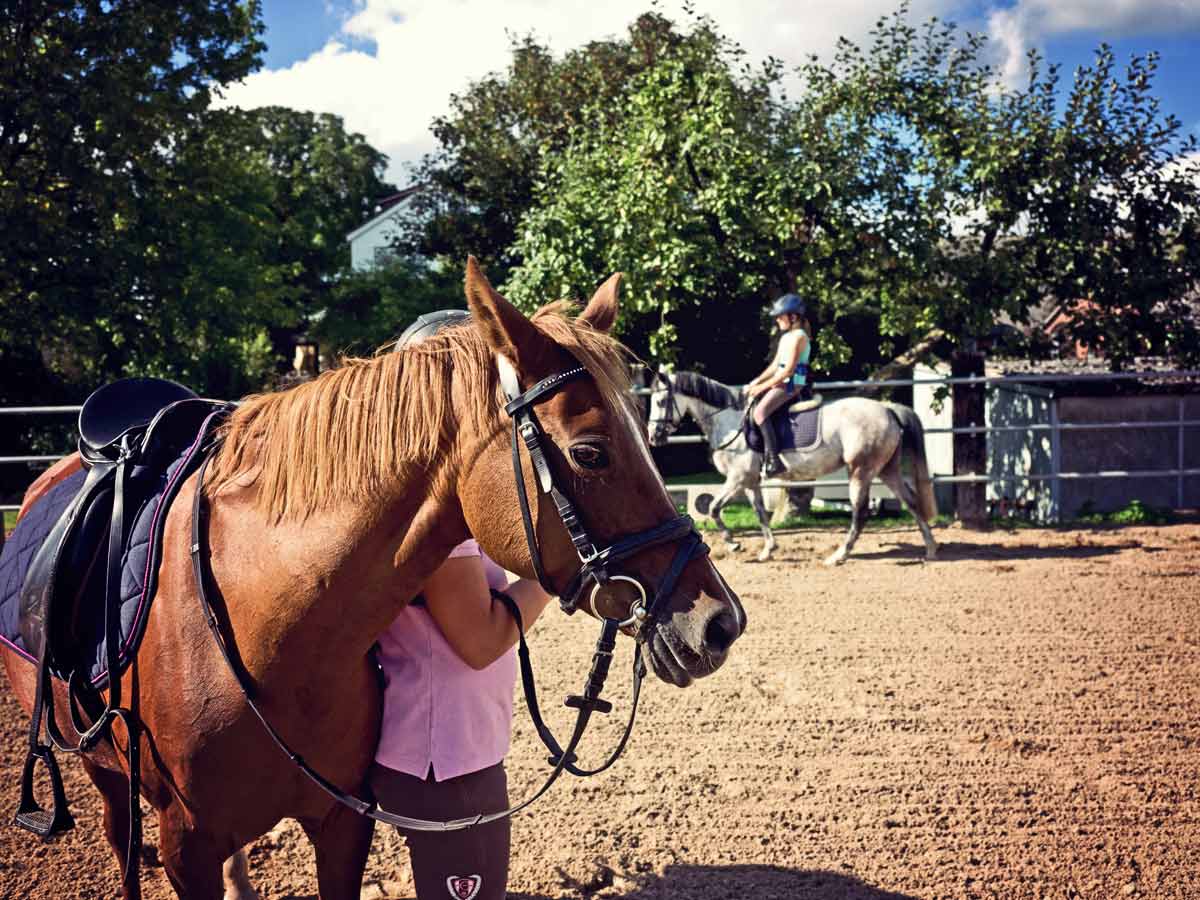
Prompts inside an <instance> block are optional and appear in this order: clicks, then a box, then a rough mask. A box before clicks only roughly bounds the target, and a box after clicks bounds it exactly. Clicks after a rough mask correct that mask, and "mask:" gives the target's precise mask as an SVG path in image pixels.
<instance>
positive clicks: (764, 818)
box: [0, 524, 1200, 900]
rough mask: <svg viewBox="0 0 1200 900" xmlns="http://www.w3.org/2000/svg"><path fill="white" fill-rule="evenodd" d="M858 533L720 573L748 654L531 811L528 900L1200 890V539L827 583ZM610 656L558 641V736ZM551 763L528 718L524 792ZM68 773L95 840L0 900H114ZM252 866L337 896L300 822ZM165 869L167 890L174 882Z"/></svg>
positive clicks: (1030, 554)
mask: <svg viewBox="0 0 1200 900" xmlns="http://www.w3.org/2000/svg"><path fill="white" fill-rule="evenodd" d="M838 537H839V536H838V535H834V534H832V533H801V534H789V535H783V536H782V538H781V547H780V552H779V555H778V560H777V561H776V562H773V563H769V564H765V565H764V564H757V563H754V562H750V561H749V559H750V558H751V556H752V554H753V552H756V551H757V549H758V542H757V541H753V540H752V541H749V542H748V543H749V544H750V546H749V547H748V548H747V549H746V550H743V551H742V552H741V553H740V554H738V556H737V557H736V558H726V559H724V560H722V562H721V568H722V571H723V573H724V574H725V575H726V576H727V578H728V580H729V582H730V583H731V584H732V585H733V586H734V588H735V589H736V590H738V591H739V593H740V594H741V596H742V599H743V601H744V602H745V604H746V607H747V609H748V611H749V615H750V628H749V631H748V632H747V634H746V635H745V637H744V638H743V639H742V641H741V642H740V643H739V644H738V646H737V648H736V651H737V652H736V653H735V655H734V656H733V657H732V658H731V660H730V661H729V663H728V664H727V665H726V666H725V668H724V669H722V670H721V671H720V672H719V673H718V674H717V675H715V676H714V677H712V678H711V679H708V680H707V681H704V682H700V683H698V684H696V685H695V686H693V687H692V688H690V689H688V690H686V691H678V690H676V689H674V688H670V687H668V686H666V685H663V684H661V683H657V682H655V683H653V684H651V683H648V684H647V690H646V691H645V692H644V697H643V704H642V710H641V712H640V714H639V722H638V726H637V729H636V731H635V734H634V738H633V740H632V741H631V744H630V748H629V751H628V753H627V755H626V757H625V758H624V759H623V760H622V761H621V762H620V763H618V764H617V766H616V767H615V769H614V770H610V772H608V773H605V774H604V775H602V776H600V777H598V778H594V779H590V780H588V781H586V782H579V781H572V782H569V783H567V784H565V785H561V783H560V785H561V786H556V787H555V788H554V789H553V790H552V792H551V794H550V795H549V796H548V797H546V798H543V799H542V800H541V801H539V803H538V804H537V805H536V806H535V807H534V812H532V813H531V814H526V815H525V816H522V817H521V818H519V819H518V820H517V822H516V824H515V826H514V843H515V853H514V861H513V872H512V878H511V882H510V887H511V889H512V893H513V895H514V896H515V897H527V898H551V897H553V898H560V897H577V896H588V897H622V898H629V900H633V898H637V900H648V898H659V897H661V898H696V900H717V898H743V897H747V898H797V897H799V898H824V900H834V898H839V900H840V898H858V900H902V898H921V900H932V898H973V897H1000V898H1055V900H1059V898H1075V897H1078V898H1089V900H1090V898H1108V897H1114V898H1124V897H1154V898H1171V900H1174V898H1181V900H1182V898H1200V590H1198V582H1197V573H1200V525H1195V524H1188V525H1176V526H1170V527H1164V528H1127V529H1122V530H1112V531H1067V532H1055V531H1020V532H1016V533H1012V534H1006V533H991V534H971V533H967V532H963V531H960V530H957V529H943V530H941V531H939V532H938V539H939V540H940V541H941V542H942V543H943V545H944V552H943V560H942V561H940V562H938V563H935V564H931V565H928V564H924V563H922V562H920V554H919V552H918V544H919V543H920V542H919V538H918V536H917V534H916V532H915V531H914V532H897V533H880V534H868V535H866V536H865V537H864V538H863V539H862V541H860V544H859V548H858V552H857V554H856V555H855V557H853V558H852V559H851V561H850V562H849V563H848V564H847V565H846V566H844V567H843V568H841V569H838V570H834V571H829V570H826V569H824V568H823V567H821V566H820V565H819V560H820V558H821V557H822V556H823V555H824V554H826V553H828V552H829V551H830V550H831V549H832V548H833V547H834V546H835V544H836V541H837V539H838ZM717 555H718V556H719V555H720V553H719V551H718V554H717ZM593 640H594V631H593V628H592V627H591V626H590V624H588V623H586V622H585V621H584V620H583V618H582V617H576V618H574V619H567V618H565V617H563V616H559V615H552V614H548V616H547V618H546V620H545V622H544V625H543V626H539V629H538V631H537V633H536V638H535V642H534V645H533V649H534V653H535V663H536V665H537V667H538V673H539V681H540V685H541V690H542V701H543V708H544V709H546V710H547V714H548V715H549V716H550V717H551V724H552V725H553V726H555V728H556V730H562V729H564V728H565V727H566V723H567V721H568V720H567V717H566V715H565V714H564V713H565V712H566V711H565V710H562V709H561V707H558V705H557V701H556V700H555V699H554V698H557V697H561V696H562V695H563V694H564V693H566V692H567V691H568V690H577V689H578V688H579V687H580V686H582V681H583V677H584V673H585V668H586V665H587V657H588V653H589V649H590V645H591V644H592V642H593ZM614 672H615V675H614V677H613V678H612V679H611V680H612V681H613V682H614V683H618V684H619V685H620V689H619V690H617V691H615V692H614V695H613V698H614V699H615V700H617V702H618V709H617V713H616V714H615V715H614V718H617V717H618V716H619V715H620V714H621V713H622V712H623V711H624V710H625V709H627V706H626V704H625V703H624V702H623V701H624V700H625V698H626V697H627V693H625V691H626V690H627V680H628V679H627V675H626V672H625V664H624V663H618V664H617V666H615V667H614ZM0 722H2V724H0V816H3V817H4V818H5V819H7V817H8V816H9V815H10V811H11V810H12V809H14V808H15V805H16V797H17V791H16V788H17V777H18V774H19V769H18V766H19V763H20V761H21V759H22V758H23V747H24V741H25V728H26V721H25V718H24V716H23V715H22V714H21V713H20V711H19V709H18V708H17V707H16V705H15V703H14V702H13V701H12V699H11V697H10V696H9V695H8V694H7V693H6V692H5V691H4V690H2V689H0ZM622 724H623V720H622V721H619V722H618V721H613V722H610V723H605V727H604V728H603V729H599V728H597V729H595V731H594V733H593V734H591V736H590V740H589V745H588V748H587V750H585V753H584V761H585V762H587V761H589V760H595V759H596V758H597V757H598V756H599V755H600V754H601V753H603V752H605V751H606V750H607V748H608V747H610V746H611V745H612V741H613V740H615V737H616V734H617V732H618V729H619V727H620V725H622ZM544 755H545V754H544V752H543V751H541V750H540V749H538V747H535V738H534V736H533V734H532V732H531V729H530V728H529V726H528V722H527V719H526V717H525V716H524V715H523V714H522V715H520V716H518V722H517V736H516V747H515V749H514V752H513V755H512V757H511V758H510V764H509V766H510V778H511V782H512V787H513V791H514V796H519V795H521V794H523V793H524V792H525V791H526V790H527V789H528V788H529V787H531V786H533V785H534V783H535V781H536V782H538V783H540V779H541V777H542V774H543V771H544V762H543V759H544ZM66 766H67V769H68V775H69V778H70V790H71V794H72V796H73V797H74V799H75V811H76V814H77V816H78V818H79V827H78V828H77V829H76V830H75V831H74V832H73V833H71V834H70V835H68V836H66V837H65V838H64V839H63V840H61V841H59V842H58V843H57V844H55V845H49V846H43V845H42V844H41V843H40V842H38V841H37V840H36V839H34V838H32V837H30V836H28V835H26V834H25V833H23V832H20V831H18V830H16V829H13V828H4V829H0V897H14V898H15V897H29V898H47V900H49V898H54V900H59V898H76V897H78V898H89V900H90V898H96V897H112V896H115V895H116V883H117V877H116V871H117V870H116V865H115V863H114V861H113V858H112V857H111V855H110V853H109V851H108V848H107V846H106V845H105V844H104V841H103V838H102V836H101V833H100V823H99V804H98V802H97V798H96V796H95V794H94V792H92V790H91V789H90V786H87V785H86V783H85V780H84V778H83V775H82V771H81V769H80V768H79V767H78V765H76V764H75V763H74V762H72V761H68V762H67V764H66ZM148 838H149V840H150V841H153V840H154V832H153V829H152V828H151V831H150V834H149V835H148ZM251 866H252V874H253V876H254V879H255V881H256V883H257V884H258V886H259V888H260V890H262V891H263V894H264V897H269V898H280V897H293V898H301V897H313V896H315V892H316V880H315V875H314V872H313V866H312V860H311V853H310V852H309V849H308V847H307V844H306V843H305V841H304V838H303V836H302V834H301V833H300V831H299V829H298V828H297V827H295V826H294V825H292V824H290V823H284V824H283V825H281V826H280V827H279V828H278V829H277V830H276V832H274V833H272V834H270V835H268V836H266V837H264V838H263V839H261V840H260V841H259V842H258V843H257V844H256V845H255V847H254V849H253V851H252V856H251ZM405 870H406V863H405V857H404V851H403V849H402V847H401V845H400V844H399V842H398V840H397V839H396V838H395V837H394V836H393V835H392V834H390V833H384V832H383V831H382V830H380V831H377V833H376V839H375V848H374V851H373V853H372V859H371V863H370V867H369V870H368V874H367V881H366V890H365V893H364V896H370V897H373V898H380V897H387V898H398V897H411V896H412V887H411V882H410V881H409V879H408V876H407V873H406V871H405ZM144 879H145V884H146V888H147V896H148V897H149V898H165V897H168V896H171V895H170V892H169V891H168V890H167V888H166V879H165V878H164V877H163V875H162V870H161V869H160V868H151V869H149V871H148V872H147V873H146V874H145V875H144Z"/></svg>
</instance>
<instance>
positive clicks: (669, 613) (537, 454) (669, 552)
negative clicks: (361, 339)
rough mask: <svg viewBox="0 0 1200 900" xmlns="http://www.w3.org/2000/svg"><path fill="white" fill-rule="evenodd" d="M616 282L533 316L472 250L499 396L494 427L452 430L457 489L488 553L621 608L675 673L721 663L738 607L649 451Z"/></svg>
mask: <svg viewBox="0 0 1200 900" xmlns="http://www.w3.org/2000/svg"><path fill="white" fill-rule="evenodd" d="M619 284H620V276H619V275H614V276H613V277H612V278H610V279H609V280H608V281H607V282H605V283H604V284H603V285H602V286H601V287H600V288H599V290H597V291H596V294H595V296H593V297H592V299H591V301H590V302H589V303H588V305H587V308H586V309H584V311H583V313H582V314H581V315H580V316H579V317H578V318H577V319H574V320H570V319H568V318H566V317H564V316H563V315H562V314H561V306H560V305H551V306H550V307H547V308H545V309H543V310H542V311H540V312H539V313H538V314H536V315H535V316H533V318H532V319H530V318H526V317H525V316H524V315H523V314H522V313H521V312H520V311H519V310H517V309H516V308H515V307H514V306H513V305H512V304H510V303H509V302H508V301H507V300H505V299H504V298H503V297H502V296H501V295H500V294H499V293H497V292H496V291H495V290H494V289H493V288H492V286H491V285H490V284H489V283H488V281H487V279H486V278H485V277H484V275H483V273H482V272H481V271H480V270H479V267H478V266H477V265H476V263H475V260H474V259H471V260H469V261H468V265H467V276H466V293H467V301H468V304H469V305H470V308H471V313H472V316H471V318H472V322H473V327H474V328H476V329H477V330H478V332H479V333H480V335H481V336H482V338H483V340H484V341H485V342H486V345H487V348H488V351H489V352H490V354H491V356H492V358H493V360H494V365H495V367H496V369H497V375H498V378H499V381H500V385H501V387H502V389H503V397H501V396H497V397H496V398H494V403H495V420H494V424H495V425H496V426H498V427H494V428H492V429H490V432H489V433H488V434H486V435H485V436H480V437H479V438H478V439H477V440H470V439H469V438H468V437H465V436H464V437H463V438H461V439H459V440H458V441H457V445H456V451H457V453H458V454H459V455H460V458H461V464H460V475H459V478H458V485H457V492H458V498H459V501H460V503H461V505H462V509H463V513H464V517H465V518H466V521H467V525H468V526H469V528H470V530H471V533H472V534H473V535H474V536H475V537H476V538H477V539H478V541H479V543H480V544H481V545H482V546H483V547H484V549H485V550H486V551H487V552H488V554H489V555H490V556H492V557H493V558H494V559H496V560H497V561H499V562H500V563H501V564H503V565H504V566H506V567H507V568H509V569H511V570H513V571H516V572H520V573H521V574H524V575H526V576H535V575H536V576H537V577H540V578H541V579H542V581H543V583H544V584H545V585H546V587H547V588H548V589H549V590H551V591H552V592H553V593H555V594H557V595H559V596H560V597H561V598H562V599H563V601H564V606H566V607H567V608H569V609H572V610H573V609H574V608H575V606H576V605H578V606H579V607H581V608H583V609H585V610H587V611H589V612H591V613H593V614H596V615H601V616H606V617H609V618H617V619H621V620H624V621H626V622H627V626H628V627H627V630H628V628H635V629H637V628H639V626H642V625H643V624H644V627H643V628H640V634H639V637H640V638H641V639H644V640H645V641H646V645H647V649H648V650H649V656H650V660H651V665H652V667H653V669H654V671H655V673H656V674H657V675H658V676H659V677H660V678H662V679H663V680H664V681H669V682H671V683H673V684H676V685H679V686H681V687H682V686H686V685H688V684H690V683H691V681H692V680H693V679H694V678H699V677H702V676H704V675H708V674H710V673H711V672H713V671H715V670H716V669H717V668H718V667H719V666H720V665H721V663H722V662H723V661H724V659H725V656H726V654H727V652H728V650H729V647H730V645H731V644H732V643H733V641H734V640H736V639H737V637H738V636H739V635H740V634H741V632H742V630H743V629H744V628H745V622H746V617H745V613H744V611H743V610H742V607H741V605H740V603H739V601H738V598H737V596H736V595H735V594H734V593H733V591H732V590H731V589H730V588H729V585H728V584H726V582H725V580H724V579H723V578H722V577H721V575H720V573H719V572H718V571H717V570H716V567H715V566H714V565H713V563H712V561H711V560H710V559H709V558H708V555H707V553H706V552H704V551H705V550H706V548H705V547H704V545H703V543H702V542H700V541H699V537H698V535H696V534H695V532H694V531H693V529H692V528H691V524H690V521H689V520H687V519H686V518H683V517H680V516H679V514H678V512H677V510H676V508H675V504H674V503H673V502H672V501H671V498H670V496H669V495H668V493H667V489H666V486H665V485H664V484H663V481H662V477H661V476H660V475H659V473H658V469H657V467H656V466H655V464H654V461H653V459H652V458H651V456H650V451H649V447H648V445H647V443H646V438H645V428H644V427H643V426H642V425H641V424H640V422H639V420H638V418H637V416H636V413H635V407H634V405H633V403H632V396H631V394H630V391H629V387H630V385H629V380H628V362H629V357H628V354H627V353H626V351H624V350H623V348H622V347H621V345H620V344H618V343H617V342H616V341H615V340H614V339H612V338H611V337H609V336H608V331H609V329H611V327H612V325H613V323H614V322H615V321H616V317H617V292H618V287H619ZM560 376H562V377H560ZM514 398H515V399H514ZM506 401H507V404H506ZM506 410H507V411H506ZM510 414H511V416H512V417H513V418H515V420H516V422H517V424H518V432H519V433H514V429H513V425H512V424H511V422H510V417H509V416H510ZM513 441H516V442H517V444H518V446H519V460H520V462H519V465H520V467H521V475H522V480H523V481H524V488H525V494H526V498H527V500H528V524H527V523H526V521H525V520H524V519H523V516H522V510H521V503H520V502H519V494H518V490H519V488H518V484H517V473H516V472H515V470H514V456H513V453H514V450H513V444H512V442H513ZM647 612H649V615H648V616H647V615H645V614H646V613H647ZM643 620H644V621H643Z"/></svg>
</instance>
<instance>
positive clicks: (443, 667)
mask: <svg viewBox="0 0 1200 900" xmlns="http://www.w3.org/2000/svg"><path fill="white" fill-rule="evenodd" d="M493 588H494V589H496V590H505V591H506V593H508V594H509V595H510V596H511V597H512V598H513V599H514V600H515V601H516V602H517V605H518V606H519V607H520V609H521V615H522V620H523V621H524V623H525V627H526V628H527V629H528V628H529V626H531V625H532V624H533V622H534V621H535V620H536V619H537V617H538V616H539V615H540V614H541V612H542V610H543V609H544V608H545V606H546V604H547V603H548V602H549V600H550V598H549V596H548V595H547V594H546V593H545V592H544V591H543V590H542V589H541V586H540V585H539V584H538V583H537V582H536V581H532V580H529V579H518V580H516V581H514V582H512V583H511V584H509V583H508V581H507V577H506V576H505V573H504V570H503V569H501V568H500V567H499V566H498V565H496V564H495V563H494V562H492V561H491V560H490V559H488V558H487V557H486V556H484V555H483V553H482V552H481V551H480V549H479V545H478V544H477V543H476V542H475V541H473V540H468V541H465V542H463V543H462V544H460V545H459V546H457V547H456V548H455V549H454V550H453V551H452V552H451V553H450V556H449V557H448V558H447V559H446V561H445V562H444V563H442V565H441V567H439V568H438V570H437V571H436V572H435V573H434V574H433V576H431V577H430V579H429V580H428V581H427V582H426V583H425V585H424V587H423V588H422V592H421V595H422V599H423V602H421V603H414V604H413V605H410V606H408V607H406V608H405V609H404V610H403V611H401V613H400V614H399V615H398V616H397V617H396V619H395V621H394V622H393V623H392V625H391V626H390V627H389V628H388V630H387V631H385V632H384V633H383V634H382V635H381V636H380V638H379V663H380V666H381V668H382V669H383V674H384V681H385V688H384V696H383V725H382V729H381V733H380V739H379V747H378V749H377V750H376V752H375V765H374V766H372V769H371V776H370V781H371V787H372V790H374V792H375V796H376V798H377V799H378V801H379V804H380V806H382V807H383V808H384V809H386V810H388V811H390V812H395V813H400V814H402V815H408V816H415V817H417V818H423V819H439V820H444V819H454V818H460V817H463V816H469V815H474V814H477V813H481V812H483V813H487V812H495V811H498V810H501V809H505V808H507V806H508V784H507V776H506V775H505V772H504V757H505V756H506V755H507V754H508V747H509V740H510V737H511V733H512V697H513V687H514V685H515V683H516V677H517V662H516V653H515V650H514V647H515V645H516V641H517V626H516V623H515V622H514V621H513V619H512V616H511V615H510V614H509V612H508V610H507V609H505V608H504V606H503V605H502V604H500V603H499V602H497V601H495V600H493V599H492V596H491V589H493ZM401 833H402V834H404V835H405V838H406V840H407V843H408V847H409V853H410V856H411V859H412V868H413V880H414V882H415V883H416V887H417V897H418V898H419V900H430V898H435V897H437V898H441V897H446V896H451V897H459V898H462V900H467V898H470V900H492V898H497V900H499V898H503V897H504V896H505V890H506V887H507V882H508V861H509V850H510V824H509V820H508V819H501V820H499V821H496V822H491V823H489V824H487V825H479V826H476V827H474V828H469V829H466V830H464V831H452V832H445V833H430V832H405V831H403V829H402V830H401Z"/></svg>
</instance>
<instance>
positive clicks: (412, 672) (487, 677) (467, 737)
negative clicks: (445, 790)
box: [375, 540, 517, 781]
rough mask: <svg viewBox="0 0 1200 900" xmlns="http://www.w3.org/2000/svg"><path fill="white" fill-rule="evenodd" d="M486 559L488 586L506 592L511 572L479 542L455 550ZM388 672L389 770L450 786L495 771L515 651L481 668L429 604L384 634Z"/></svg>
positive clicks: (382, 652) (385, 751) (504, 738)
mask: <svg viewBox="0 0 1200 900" xmlns="http://www.w3.org/2000/svg"><path fill="white" fill-rule="evenodd" d="M450 556H451V557H455V556H481V557H482V558H483V565H484V569H485V571H486V573H487V580H488V585H489V586H490V587H493V588H496V589H497V590H501V589H503V588H504V586H505V585H506V584H507V583H508V579H507V577H506V576H505V573H504V570H503V569H502V568H500V566H498V565H496V564H495V563H494V562H492V561H491V560H490V559H488V558H487V556H484V555H483V553H482V551H481V550H480V549H479V545H478V544H477V543H476V542H475V541H473V540H467V541H463V543H461V544H459V545H458V546H457V547H455V548H454V550H452V551H451V552H450ZM379 664H380V666H381V667H382V669H383V674H384V682H385V687H384V693H383V727H382V729H381V731H380V735H379V747H378V748H377V749H376V750H375V761H376V762H378V763H379V764H380V765H382V766H387V767H388V768H389V769H394V770H396V771H397V772H404V773H405V774H407V775H414V776H416V777H417V778H425V777H426V776H427V775H428V774H429V770H430V769H431V768H432V769H433V776H434V779H435V780H437V781H445V780H446V779H447V778H457V777H458V776H459V775H466V774H468V773H470V772H478V771H479V770H480V769H486V768H487V767H488V766H494V765H495V764H496V763H498V762H500V761H501V760H503V759H504V757H505V756H507V755H508V747H509V741H510V739H511V737H512V702H513V685H515V684H516V680H517V653H516V648H515V647H514V648H513V649H511V650H509V651H508V652H507V653H505V654H504V655H503V656H502V657H500V659H498V660H496V661H495V662H494V663H492V664H491V665H490V666H488V667H487V668H486V669H481V670H479V671H476V670H475V669H472V668H471V667H470V666H468V665H467V664H466V663H465V662H463V661H462V660H461V659H460V658H459V656H458V654H456V653H455V652H454V650H453V649H452V648H451V647H450V644H449V643H447V642H446V638H445V637H444V636H443V635H442V631H441V629H440V628H438V626H437V623H436V622H435V621H434V620H433V617H432V616H430V615H429V611H428V610H427V609H425V607H423V606H409V607H406V608H405V609H403V610H401V612H400V615H398V616H397V617H396V619H395V621H393V622H392V624H391V625H390V626H389V627H388V629H387V631H385V632H384V633H383V634H382V635H380V637H379Z"/></svg>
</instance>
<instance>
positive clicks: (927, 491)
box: [887, 403, 938, 522]
mask: <svg viewBox="0 0 1200 900" xmlns="http://www.w3.org/2000/svg"><path fill="white" fill-rule="evenodd" d="M887 407H888V410H889V411H890V412H891V414H892V415H893V416H895V417H896V421H897V422H899V423H900V429H901V431H902V433H903V434H902V440H903V442H904V444H903V445H904V447H905V448H907V449H908V451H909V452H910V453H911V454H912V469H913V481H914V482H915V483H916V484H915V487H916V489H917V512H918V513H920V514H921V518H923V519H924V520H925V521H926V522H931V521H933V520H934V518H936V517H937V514H938V507H937V498H936V497H935V496H934V495H933V479H931V478H930V477H929V463H928V462H926V460H925V428H924V426H923V425H921V419H920V418H919V417H918V416H917V414H916V413H915V412H913V411H912V410H911V409H910V408H909V407H907V406H901V405H900V404H899V403H889V404H887Z"/></svg>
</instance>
